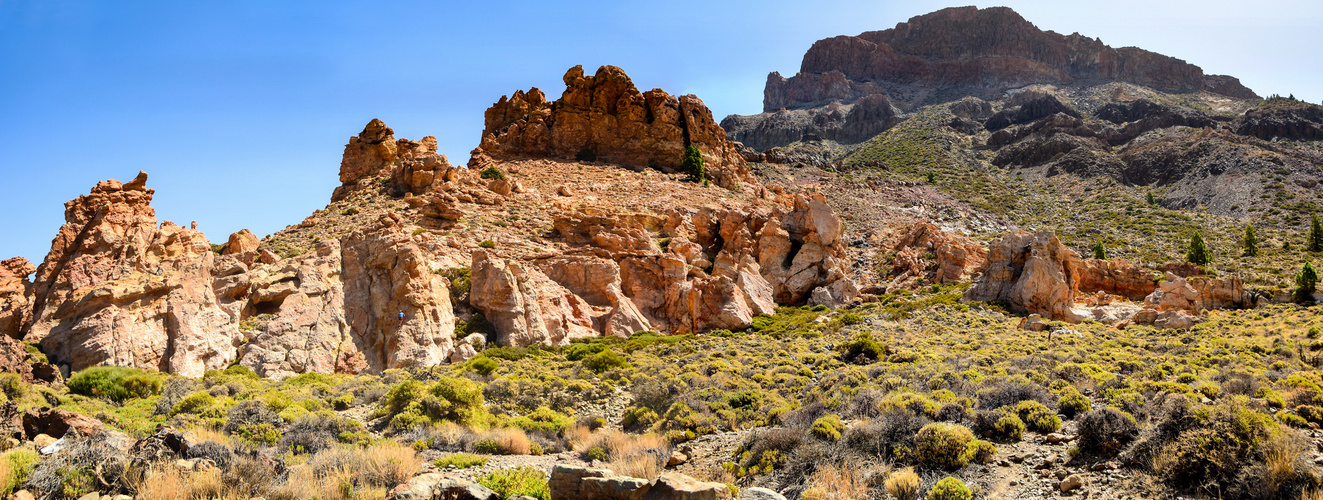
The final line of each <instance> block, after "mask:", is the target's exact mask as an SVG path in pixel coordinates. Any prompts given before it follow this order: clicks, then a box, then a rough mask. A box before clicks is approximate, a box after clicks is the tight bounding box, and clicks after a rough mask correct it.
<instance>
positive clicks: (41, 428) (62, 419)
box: [22, 407, 105, 439]
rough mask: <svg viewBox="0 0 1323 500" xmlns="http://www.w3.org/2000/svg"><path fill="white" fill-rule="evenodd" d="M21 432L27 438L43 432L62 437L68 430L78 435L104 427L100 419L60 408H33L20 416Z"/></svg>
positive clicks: (89, 434) (87, 433)
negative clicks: (21, 422)
mask: <svg viewBox="0 0 1323 500" xmlns="http://www.w3.org/2000/svg"><path fill="white" fill-rule="evenodd" d="M22 421H23V434H24V435H26V436H28V438H33V437H36V436H37V435H39V434H45V435H47V436H50V437H53V438H56V439H58V438H62V437H64V435H65V434H67V433H68V432H69V431H70V430H73V431H74V432H76V433H77V434H78V435H79V436H91V435H92V434H96V433H97V432H100V431H102V430H104V429H105V425H104V424H102V423H101V421H100V420H97V419H94V418H91V417H85V416H83V415H79V414H77V413H74V412H71V411H69V410H65V409H62V408H54V409H52V408H46V407H42V408H35V409H31V410H28V411H27V412H25V413H24V414H23V416H22Z"/></svg>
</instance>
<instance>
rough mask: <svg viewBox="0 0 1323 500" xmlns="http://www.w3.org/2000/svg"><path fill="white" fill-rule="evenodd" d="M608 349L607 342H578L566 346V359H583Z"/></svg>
mask: <svg viewBox="0 0 1323 500" xmlns="http://www.w3.org/2000/svg"><path fill="white" fill-rule="evenodd" d="M606 349H607V346H606V344H603V343H601V342H576V343H573V344H570V345H569V347H566V348H565V359H567V360H570V361H582V360H583V358H586V357H588V356H592V355H594V354H597V353H599V352H602V351H604V350H606Z"/></svg>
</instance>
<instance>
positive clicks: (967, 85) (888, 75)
mask: <svg viewBox="0 0 1323 500" xmlns="http://www.w3.org/2000/svg"><path fill="white" fill-rule="evenodd" d="M1105 82H1126V83H1130V84H1135V85H1141V86H1145V87H1149V88H1153V89H1157V90H1160V91H1164V92H1177V93H1189V92H1208V93H1211V94H1216V95H1219V96H1225V97H1230V98H1234V99H1257V98H1258V96H1257V95H1255V93H1254V92H1253V91H1251V90H1250V89H1248V88H1246V87H1245V86H1244V85H1241V84H1240V81H1239V80H1237V79H1235V78H1233V77H1229V76H1222V75H1206V74H1204V72H1203V70H1202V69H1201V68H1199V67H1198V66H1195V65H1193V64H1189V63H1187V62H1185V61H1182V60H1180V59H1176V58H1173V57H1168V56H1164V55H1161V54H1157V53H1153V52H1149V51H1146V50H1142V49H1138V48H1134V47H1123V48H1113V47H1110V46H1107V45H1106V44H1104V43H1103V42H1102V41H1101V40H1099V39H1095V38H1089V37H1086V36H1083V35H1080V34H1078V33H1074V34H1071V35H1068V36H1067V35H1061V34H1058V33H1055V32H1052V31H1043V30H1040V29H1038V28H1037V27H1036V26H1034V25H1033V24H1032V23H1030V22H1029V21H1027V20H1025V19H1024V18H1022V17H1021V16H1020V15H1019V14H1017V13H1015V11H1013V10H1011V9H1009V8H1006V7H990V8H985V9H978V8H976V7H953V8H947V9H942V10H939V11H936V12H932V13H929V14H925V15H922V16H916V17H913V18H911V19H910V20H909V21H907V22H903V23H899V24H897V25H896V27H894V28H892V29H888V30H883V31H870V32H865V33H861V34H859V35H857V36H837V37H832V38H827V39H823V40H819V41H817V42H816V43H814V44H813V46H812V47H810V48H809V50H808V52H807V53H805V54H804V58H803V61H802V63H801V65H800V69H799V72H798V73H797V74H795V75H794V76H791V77H789V78H786V77H783V76H781V74H780V73H777V72H773V73H771V74H770V75H768V77H767V83H766V87H765V89H764V92H763V113H762V114H759V115H753V116H737V115H732V116H729V117H727V118H726V119H724V120H722V122H721V123H722V126H723V127H724V128H725V129H726V131H727V132H728V134H729V135H730V137H731V138H732V139H735V140H739V141H742V142H743V143H745V144H747V145H749V146H751V147H754V148H756V149H766V148H769V147H774V146H782V145H786V144H789V143H792V142H795V141H800V140H816V139H826V140H834V141H837V142H841V143H847V144H853V143H858V142H861V141H863V140H866V139H868V138H869V137H871V136H872V135H875V134H876V133H878V132H880V131H882V130H885V129H887V128H889V127H891V126H892V125H893V124H894V123H895V122H896V121H898V120H897V119H896V117H895V114H896V113H895V112H881V108H879V107H878V105H877V103H878V102H879V101H882V100H885V102H887V107H891V106H892V105H894V106H895V107H896V108H898V109H899V111H901V112H910V111H913V110H915V109H917V108H918V107H920V106H924V105H929V104H937V103H942V102H949V101H956V100H959V99H961V98H962V97H966V96H974V97H979V98H983V99H989V100H994V99H1000V98H1002V97H1004V96H1005V94H1006V93H1007V91H1011V90H1018V89H1021V88H1023V87H1027V86H1030V85H1056V86H1074V85H1096V84H1099V83H1105ZM860 105H863V108H864V109H868V110H871V111H869V112H867V113H855V112H853V110H851V111H850V115H856V116H850V115H846V114H843V113H842V112H841V111H839V110H840V109H841V108H846V109H849V107H851V106H853V107H854V109H859V107H860ZM829 107H830V108H829ZM1026 111H1027V110H1026ZM1057 111H1065V110H1057ZM1057 111H1051V112H1046V113H1039V114H1038V115H1037V116H1035V117H1032V118H1029V117H1024V118H1023V121H1021V122H1020V123H1024V122H1028V121H1032V120H1033V119H1037V118H1041V117H1043V116H1047V115H1050V114H1052V113H1054V112H1057ZM1296 114H1297V115H1299V114H1300V113H1296ZM837 115H840V116H837ZM1075 116H1077V117H1078V115H1075ZM1297 121H1298V120H1297ZM1315 121H1317V120H1315ZM994 123H1001V125H997V128H1001V127H1004V126H1006V125H1008V124H1010V123H1012V122H1010V121H1007V120H1005V119H1003V118H996V119H994V120H992V121H990V122H989V125H990V127H989V128H990V129H992V127H991V125H992V124H994ZM1255 130H1256V131H1259V133H1280V134H1293V135H1297V136H1298V135H1305V136H1308V134H1312V133H1314V132H1312V131H1314V130H1315V129H1314V128H1309V127H1294V128H1290V127H1279V126H1276V125H1267V126H1263V127H1256V128H1255ZM1273 130H1276V131H1277V132H1272V131H1273Z"/></svg>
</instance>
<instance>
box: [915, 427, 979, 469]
mask: <svg viewBox="0 0 1323 500" xmlns="http://www.w3.org/2000/svg"><path fill="white" fill-rule="evenodd" d="M973 439H974V433H973V432H970V430H969V429H967V428H965V426H963V425H956V424H948V423H936V424H928V425H925V426H923V428H922V429H919V432H918V434H915V435H914V448H915V454H916V457H915V458H917V459H918V460H919V462H920V463H923V464H927V465H932V466H936V467H942V468H945V469H952V470H954V469H959V468H961V467H964V466H965V464H968V463H969V460H970V459H971V458H973V453H972V452H971V451H973V452H976V451H977V450H970V449H969V442H970V441H972V440H973Z"/></svg>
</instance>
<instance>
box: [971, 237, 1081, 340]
mask: <svg viewBox="0 0 1323 500" xmlns="http://www.w3.org/2000/svg"><path fill="white" fill-rule="evenodd" d="M1079 267H1080V259H1079V255H1078V254H1076V253H1075V251H1074V250H1071V249H1069V248H1066V247H1065V245H1062V244H1061V241H1060V240H1058V239H1057V237H1056V235H1055V234H1053V233H1052V232H1051V231H1047V230H1041V231H1038V232H1037V233H1026V232H1019V231H1017V232H1014V233H1011V234H1008V235H1006V236H1004V237H1002V239H1001V240H999V241H998V242H997V243H994V244H993V245H992V247H991V249H990V250H989V251H988V261H987V266H986V268H984V270H983V274H982V275H981V276H979V277H977V278H975V280H974V284H973V285H972V286H970V287H969V289H968V290H966V291H965V298H964V300H972V301H985V302H994V301H996V302H1002V303H1005V304H1006V305H1007V306H1009V309H1010V310H1011V311H1013V312H1017V313H1021V314H1023V313H1036V314H1041V315H1043V316H1044V317H1047V318H1051V319H1056V320H1061V321H1069V322H1078V321H1079V320H1080V317H1079V315H1078V314H1076V313H1075V312H1074V311H1073V310H1072V309H1071V306H1072V304H1073V303H1074V302H1075V294H1076V292H1077V291H1078V286H1079V275H1080V271H1079Z"/></svg>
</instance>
